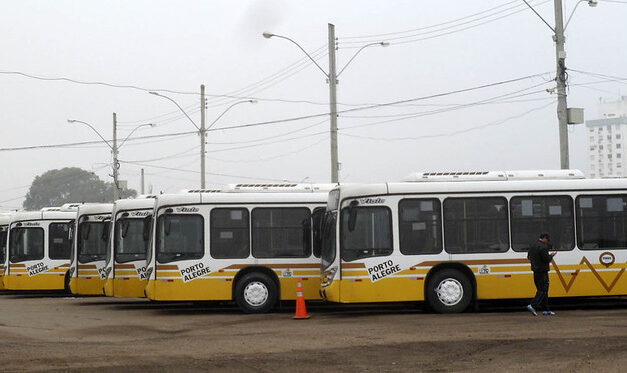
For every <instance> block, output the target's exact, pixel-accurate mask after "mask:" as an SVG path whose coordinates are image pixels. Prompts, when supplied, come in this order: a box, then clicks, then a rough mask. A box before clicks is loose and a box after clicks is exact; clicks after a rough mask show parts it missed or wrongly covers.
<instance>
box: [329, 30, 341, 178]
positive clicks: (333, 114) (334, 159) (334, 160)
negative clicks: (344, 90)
mask: <svg viewBox="0 0 627 373" xmlns="http://www.w3.org/2000/svg"><path fill="white" fill-rule="evenodd" d="M335 70H336V65H335V26H334V25H333V24H331V23H329V110H330V111H329V114H330V127H331V182H332V183H334V184H335V183H337V182H338V174H339V164H338V154H337V76H336V73H335Z"/></svg>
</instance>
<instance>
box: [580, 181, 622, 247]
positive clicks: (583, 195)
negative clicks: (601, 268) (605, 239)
mask: <svg viewBox="0 0 627 373" xmlns="http://www.w3.org/2000/svg"><path fill="white" fill-rule="evenodd" d="M612 196H620V197H622V198H624V199H627V193H614V194H611V193H610V194H607V193H606V194H578V195H577V197H576V198H575V203H574V210H575V211H574V212H575V243H576V245H577V247H578V248H579V250H582V251H594V250H625V249H627V245H626V246H625V247H616V246H613V247H592V248H585V247H583V245H582V244H583V242H582V241H580V234H579V232H580V228H579V227H581V220H580V218H579V215H578V213H577V212H578V211H579V199H580V198H586V197H606V198H607V197H612ZM623 212H624V213H625V215H626V216H627V210H623Z"/></svg>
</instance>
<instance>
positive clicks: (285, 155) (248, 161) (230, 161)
mask: <svg viewBox="0 0 627 373" xmlns="http://www.w3.org/2000/svg"><path fill="white" fill-rule="evenodd" d="M328 139H329V136H326V137H323V138H322V139H320V140H318V141H315V142H314V143H313V144H310V145H307V146H305V147H302V148H300V149H298V150H295V151H292V152H288V153H283V154H279V155H275V156H272V157H268V158H255V159H237V160H230V159H220V158H212V157H207V158H209V159H211V160H214V161H218V162H227V163H255V162H267V161H270V160H273V159H278V158H283V157H287V156H289V155H294V154H297V153H302V152H303V151H305V150H307V149H311V148H313V147H314V146H316V145H318V144H320V143H321V142H323V141H327V140H328Z"/></svg>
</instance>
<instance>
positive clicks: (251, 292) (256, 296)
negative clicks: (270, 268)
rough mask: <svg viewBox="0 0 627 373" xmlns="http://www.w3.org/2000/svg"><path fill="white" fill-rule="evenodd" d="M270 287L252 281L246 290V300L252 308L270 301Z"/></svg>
mask: <svg viewBox="0 0 627 373" xmlns="http://www.w3.org/2000/svg"><path fill="white" fill-rule="evenodd" d="M268 295H269V292H268V287H267V286H266V284H264V283H263V282H259V281H252V282H249V283H248V284H247V285H246V287H245V288H244V300H246V303H248V304H250V305H251V306H260V305H262V304H264V303H265V302H266V301H267V300H268Z"/></svg>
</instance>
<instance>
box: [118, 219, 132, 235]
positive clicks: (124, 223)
mask: <svg viewBox="0 0 627 373" xmlns="http://www.w3.org/2000/svg"><path fill="white" fill-rule="evenodd" d="M120 223H121V224H120V225H121V226H122V232H120V235H121V236H122V238H124V237H126V234H127V233H128V227H129V226H130V225H131V224H130V222H129V221H128V220H127V219H122V221H121V222H120Z"/></svg>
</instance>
